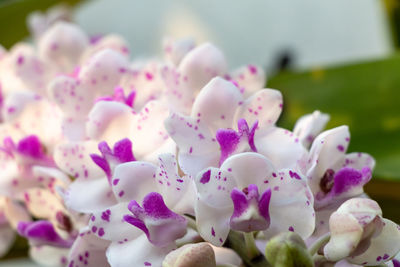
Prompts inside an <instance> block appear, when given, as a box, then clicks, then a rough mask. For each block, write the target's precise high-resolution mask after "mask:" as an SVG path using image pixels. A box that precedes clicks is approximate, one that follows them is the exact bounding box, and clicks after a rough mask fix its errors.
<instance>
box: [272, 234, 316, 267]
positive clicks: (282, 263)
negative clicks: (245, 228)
mask: <svg viewBox="0 0 400 267" xmlns="http://www.w3.org/2000/svg"><path fill="white" fill-rule="evenodd" d="M265 257H266V258H267V260H268V261H269V262H270V263H271V265H272V266H274V267H312V266H314V264H313V261H312V258H311V255H310V253H308V251H307V247H306V245H305V243H304V241H303V239H302V238H301V237H300V236H299V235H298V234H296V233H293V232H287V233H282V234H279V235H277V236H275V237H274V238H272V239H271V240H270V241H269V242H268V244H267V247H266V248H265Z"/></svg>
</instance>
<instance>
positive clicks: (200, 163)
mask: <svg viewBox="0 0 400 267" xmlns="http://www.w3.org/2000/svg"><path fill="white" fill-rule="evenodd" d="M165 128H166V130H167V131H168V133H169V135H170V137H171V138H172V139H173V140H174V141H175V142H176V144H177V145H178V148H179V165H180V167H181V169H182V170H183V171H184V172H185V173H186V174H190V175H193V176H195V175H196V174H197V172H199V171H201V170H202V169H204V168H207V167H209V166H215V167H217V166H218V162H219V152H218V150H219V145H218V143H217V142H216V139H215V138H214V137H213V136H212V135H211V133H210V131H209V129H208V128H207V126H206V125H205V123H203V122H202V121H201V120H200V119H199V118H198V119H195V118H192V117H188V116H183V115H179V114H177V113H172V114H171V115H170V116H169V117H168V118H167V119H166V120H165Z"/></svg>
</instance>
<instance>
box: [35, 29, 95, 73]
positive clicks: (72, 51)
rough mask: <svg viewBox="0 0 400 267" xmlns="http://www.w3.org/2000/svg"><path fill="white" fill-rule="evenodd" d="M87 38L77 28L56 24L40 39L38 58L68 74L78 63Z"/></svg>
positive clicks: (86, 43)
mask: <svg viewBox="0 0 400 267" xmlns="http://www.w3.org/2000/svg"><path fill="white" fill-rule="evenodd" d="M88 45H89V38H88V37H87V36H86V34H85V33H84V32H83V30H82V29H81V28H79V27H78V26H76V25H74V24H72V23H68V22H57V23H55V24H54V25H53V26H51V27H50V28H49V29H48V30H47V31H46V32H45V33H44V34H43V35H42V36H41V38H40V40H39V44H38V49H39V55H40V57H41V58H42V59H43V60H44V61H47V62H49V63H51V64H52V67H57V70H58V71H59V72H63V73H66V72H70V71H72V70H73V69H74V68H75V67H76V66H77V65H78V63H79V59H80V57H81V55H82V53H83V52H84V50H85V49H86V48H87V46H88Z"/></svg>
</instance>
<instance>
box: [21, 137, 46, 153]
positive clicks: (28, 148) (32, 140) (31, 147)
mask: <svg viewBox="0 0 400 267" xmlns="http://www.w3.org/2000/svg"><path fill="white" fill-rule="evenodd" d="M17 151H18V152H19V153H20V154H22V155H25V156H28V157H32V158H41V157H43V156H44V154H43V148H42V144H41V143H40V141H39V138H38V137H37V136H36V135H30V136H27V137H25V138H23V139H21V140H20V141H19V142H18V145H17Z"/></svg>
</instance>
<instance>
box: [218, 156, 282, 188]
mask: <svg viewBox="0 0 400 267" xmlns="http://www.w3.org/2000/svg"><path fill="white" fill-rule="evenodd" d="M221 171H223V172H224V174H226V173H228V174H230V175H232V177H233V179H234V180H235V183H236V184H237V185H238V187H239V189H243V188H245V187H247V186H248V185H249V184H255V185H257V186H259V187H260V186H261V187H265V185H264V181H265V180H266V179H267V178H270V177H272V175H273V173H274V172H275V168H274V166H273V164H272V162H271V161H270V160H269V159H267V158H266V157H264V156H263V155H261V154H258V153H253V152H245V153H240V154H236V155H233V156H231V157H229V158H228V159H227V160H225V161H224V163H223V164H222V165H221Z"/></svg>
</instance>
